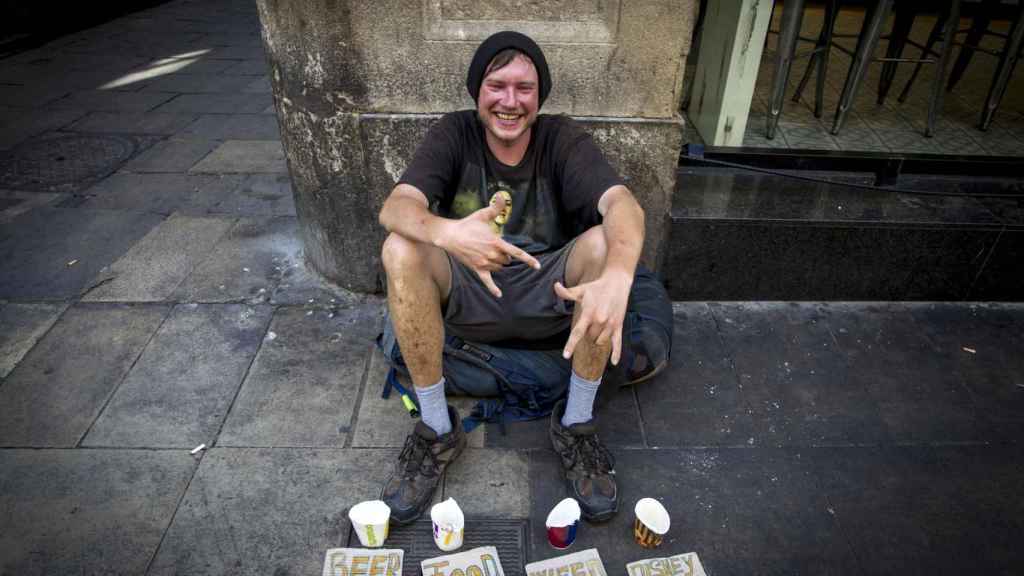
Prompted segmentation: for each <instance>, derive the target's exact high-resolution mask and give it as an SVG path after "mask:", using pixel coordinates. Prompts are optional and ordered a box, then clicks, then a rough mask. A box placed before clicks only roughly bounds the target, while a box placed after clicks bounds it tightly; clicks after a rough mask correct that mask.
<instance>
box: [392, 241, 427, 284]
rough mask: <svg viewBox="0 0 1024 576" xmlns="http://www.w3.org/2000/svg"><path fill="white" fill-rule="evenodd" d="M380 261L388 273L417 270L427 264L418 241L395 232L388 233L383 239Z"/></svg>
mask: <svg viewBox="0 0 1024 576" xmlns="http://www.w3.org/2000/svg"><path fill="white" fill-rule="evenodd" d="M381 261H382V262H383V263H384V270H386V271H387V273H388V274H395V273H397V272H401V271H408V270H419V269H421V268H423V267H425V266H426V265H427V262H426V258H425V257H424V254H423V250H422V247H421V246H420V245H419V243H418V242H415V241H413V240H409V239H408V238H406V237H405V236H401V235H399V234H395V233H391V234H388V237H387V239H385V240H384V247H383V248H382V249H381Z"/></svg>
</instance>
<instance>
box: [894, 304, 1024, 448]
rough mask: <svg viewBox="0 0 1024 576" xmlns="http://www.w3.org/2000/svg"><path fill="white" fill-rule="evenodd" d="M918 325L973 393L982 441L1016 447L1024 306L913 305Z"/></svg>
mask: <svg viewBox="0 0 1024 576" xmlns="http://www.w3.org/2000/svg"><path fill="white" fill-rule="evenodd" d="M908 310H909V312H910V315H911V317H912V318H913V319H914V323H915V324H916V325H918V326H920V327H921V331H922V333H923V334H924V335H925V336H926V337H927V338H928V340H929V341H930V342H931V343H932V345H933V346H934V347H935V348H936V350H937V354H938V355H941V356H944V357H947V358H949V359H950V360H951V361H952V362H953V364H954V369H955V371H956V373H957V374H958V375H959V377H960V379H961V380H962V381H963V383H964V385H965V387H966V388H967V389H968V391H969V392H970V396H971V401H972V403H973V405H974V406H975V407H976V410H977V413H978V419H979V421H978V426H979V428H980V434H981V437H982V438H986V439H989V440H990V441H991V440H996V441H1004V442H1016V441H1017V440H1018V439H1019V438H1021V434H1022V433H1024V354H1021V353H1020V352H1021V351H1022V350H1024V325H1022V323H1021V322H1020V316H1021V312H1022V311H1024V307H1022V305H1020V304H981V305H971V306H963V305H958V304H950V303H938V304H919V305H913V306H909V307H908Z"/></svg>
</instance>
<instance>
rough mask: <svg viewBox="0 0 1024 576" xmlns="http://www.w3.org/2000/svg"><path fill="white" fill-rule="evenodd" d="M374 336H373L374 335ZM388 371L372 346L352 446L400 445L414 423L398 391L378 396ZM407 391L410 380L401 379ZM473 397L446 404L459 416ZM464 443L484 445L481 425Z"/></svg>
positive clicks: (378, 446)
mask: <svg viewBox="0 0 1024 576" xmlns="http://www.w3.org/2000/svg"><path fill="white" fill-rule="evenodd" d="M374 337H376V335H374ZM387 374H388V365H387V363H386V362H385V361H384V355H383V354H381V353H380V351H379V350H377V347H376V345H375V346H374V347H373V353H372V356H371V357H370V367H369V370H368V371H367V374H366V385H365V386H364V387H363V395H362V398H361V399H360V401H359V416H358V417H357V418H356V425H355V429H354V430H353V431H352V443H351V445H352V446H353V447H356V448H401V447H402V446H403V445H404V444H405V438H406V436H408V435H409V433H410V432H412V430H413V428H414V427H415V426H416V420H415V419H412V418H410V417H409V413H408V412H407V411H406V410H405V408H404V407H403V405H402V400H401V399H400V398H399V397H398V393H397V392H394V391H392V393H391V396H390V397H389V398H387V399H384V398H381V397H380V395H381V392H383V390H384V382H385V379H386V378H387ZM401 380H402V383H403V385H404V386H405V387H406V389H407V390H410V391H412V390H413V388H412V382H410V381H408V379H406V378H402V379H401ZM476 402H477V400H476V399H475V398H465V397H458V396H456V397H449V398H448V403H449V404H451V405H452V406H455V409H456V410H458V411H459V414H460V415H463V416H465V415H466V414H469V413H470V411H471V410H472V408H473V405H475V404H476ZM466 440H467V446H469V447H471V448H481V447H483V445H484V428H483V426H480V427H477V429H476V430H473V431H472V432H470V433H469V435H468V436H467V437H466Z"/></svg>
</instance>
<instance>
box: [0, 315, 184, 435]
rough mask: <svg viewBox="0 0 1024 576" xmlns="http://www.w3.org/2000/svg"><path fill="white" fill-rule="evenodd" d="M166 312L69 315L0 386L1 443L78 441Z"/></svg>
mask: <svg viewBox="0 0 1024 576" xmlns="http://www.w3.org/2000/svg"><path fill="white" fill-rule="evenodd" d="M8 306H11V305H10V304H8ZM169 310H170V308H169V307H168V306H153V305H149V306H124V305H117V304H115V305H99V306H96V305H78V306H74V307H72V308H71V309H70V310H68V311H67V312H66V313H65V314H64V315H63V316H62V317H61V319H60V321H59V322H57V324H56V325H55V326H54V327H53V328H52V329H51V330H50V331H49V333H47V335H46V337H44V338H43V339H42V340H41V341H40V342H39V343H38V344H37V345H36V346H35V347H34V348H33V349H32V351H31V352H29V354H28V355H27V356H26V357H25V359H24V360H22V361H21V363H20V364H19V365H18V367H17V368H16V369H15V370H14V371H13V372H12V373H11V374H10V375H9V376H8V377H7V379H6V380H5V381H4V384H3V387H2V388H0V398H2V399H3V400H2V402H0V445H2V446H21V447H29V446H31V447H42V446H63V447H73V446H75V445H76V444H78V442H79V440H81V439H82V436H84V435H85V433H86V431H87V430H88V429H89V427H90V426H91V425H92V423H93V421H94V420H95V419H96V417H97V416H98V415H99V413H100V410H102V409H103V407H104V405H105V404H106V402H107V401H108V400H109V399H110V397H111V395H112V394H113V393H114V391H115V390H116V389H117V387H118V385H119V384H120V383H121V380H122V379H123V378H124V375H125V374H127V373H128V370H129V369H130V368H131V367H132V364H133V363H134V362H135V360H136V359H137V358H138V357H139V354H140V353H141V352H142V349H143V347H145V345H146V343H147V342H149V339H150V337H151V336H152V335H153V333H154V332H156V329H157V328H158V327H159V326H160V323H161V322H162V321H163V319H164V317H165V316H166V315H167V312H168V311H169Z"/></svg>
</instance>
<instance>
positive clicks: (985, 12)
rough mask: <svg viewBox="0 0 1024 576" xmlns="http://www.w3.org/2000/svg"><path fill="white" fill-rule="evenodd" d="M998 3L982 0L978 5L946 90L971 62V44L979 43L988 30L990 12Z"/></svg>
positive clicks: (951, 87) (950, 87)
mask: <svg viewBox="0 0 1024 576" xmlns="http://www.w3.org/2000/svg"><path fill="white" fill-rule="evenodd" d="M999 3H1000V0H984V3H983V4H982V5H981V6H980V7H978V12H977V14H975V15H974V19H973V20H971V28H970V30H968V31H967V38H966V39H965V40H964V45H963V47H962V48H961V49H960V54H959V55H958V56H957V57H956V62H954V63H953V70H952V71H950V73H949V81H948V82H946V91H947V92H949V91H951V90H953V87H954V86H956V84H957V82H959V81H960V78H961V77H963V75H964V72H965V71H966V70H967V66H968V65H969V64H970V63H971V57H973V56H974V48H972V46H977V45H978V44H980V43H981V39H982V38H983V37H984V36H985V32H987V31H988V26H989V23H991V22H992V14H993V13H994V12H995V10H996V8H997V7H998V6H999Z"/></svg>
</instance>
